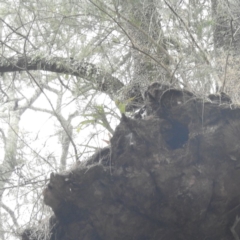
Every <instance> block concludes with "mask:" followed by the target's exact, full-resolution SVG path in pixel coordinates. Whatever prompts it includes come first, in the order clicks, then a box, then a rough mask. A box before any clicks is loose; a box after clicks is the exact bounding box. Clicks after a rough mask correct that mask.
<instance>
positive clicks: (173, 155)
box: [22, 83, 240, 240]
mask: <svg viewBox="0 0 240 240" xmlns="http://www.w3.org/2000/svg"><path fill="white" fill-rule="evenodd" d="M143 112H144V114H142V113H143ZM143 115H144V117H143ZM239 190H240V108H239V107H238V106H236V105H234V104H232V103H231V100H230V98H229V97H228V96H227V95H226V94H219V95H211V96H210V97H209V98H208V99H201V98H198V97H196V96H195V95H194V94H193V93H191V92H188V91H185V90H178V89H171V88H169V87H168V86H164V85H160V84H158V83H154V84H152V85H151V86H149V88H148V90H147V92H146V94H145V106H144V107H143V108H142V109H141V110H140V111H139V112H138V113H137V114H136V115H135V117H134V118H129V117H126V116H125V115H123V116H122V119H121V122H120V124H119V125H118V127H117V128H116V131H115V133H114V135H113V137H112V139H111V144H110V146H109V147H106V148H104V149H101V150H99V151H98V152H97V153H95V154H94V155H93V156H92V157H91V158H90V159H88V160H87V161H83V162H81V163H80V164H79V165H78V166H77V167H76V168H75V169H73V170H71V171H69V172H68V173H64V174H56V173H53V174H51V177H50V182H49V184H48V185H47V187H46V189H45V190H44V191H43V195H44V202H45V204H47V205H49V206H50V207H51V208H52V210H53V213H54V214H53V216H52V218H51V219H50V222H49V225H50V227H49V232H50V234H48V237H45V238H43V237H42V239H50V240H53V239H54V240H55V239H57V240H110V239H114V240H123V239H124V240H128V239H129V240H134V239H136V240H146V239H150V240H161V239H162V240H166V239H167V240H193V239H194V240H203V239H204V240H230V239H235V240H237V239H240V231H239V229H238V228H239V225H240V223H238V222H239V218H238V216H240V191H239ZM32 232H33V231H31V229H27V230H25V231H24V232H23V234H22V239H24V240H29V239H39V237H38V238H37V235H38V236H40V233H39V234H36V232H35V235H34V236H35V237H33V234H32ZM31 235H32V237H31Z"/></svg>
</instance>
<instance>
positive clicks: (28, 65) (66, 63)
mask: <svg viewBox="0 0 240 240" xmlns="http://www.w3.org/2000/svg"><path fill="white" fill-rule="evenodd" d="M30 70H35V71H36V70H43V71H50V72H55V73H63V74H69V75H73V76H76V77H81V78H84V79H86V80H88V81H91V83H92V84H93V87H95V88H96V90H98V91H101V92H104V93H106V94H108V95H109V96H110V97H113V96H114V94H116V93H117V91H118V90H120V89H121V88H122V87H123V83H122V82H120V81H119V80H118V79H117V78H115V77H113V76H112V75H111V74H109V73H106V72H104V71H102V70H101V69H100V68H98V67H96V66H95V65H94V64H91V63H87V62H78V61H76V60H72V59H66V58H60V57H53V58H44V57H40V56H35V57H33V56H32V57H25V56H22V55H21V56H18V57H10V58H4V57H1V58H0V72H15V71H30Z"/></svg>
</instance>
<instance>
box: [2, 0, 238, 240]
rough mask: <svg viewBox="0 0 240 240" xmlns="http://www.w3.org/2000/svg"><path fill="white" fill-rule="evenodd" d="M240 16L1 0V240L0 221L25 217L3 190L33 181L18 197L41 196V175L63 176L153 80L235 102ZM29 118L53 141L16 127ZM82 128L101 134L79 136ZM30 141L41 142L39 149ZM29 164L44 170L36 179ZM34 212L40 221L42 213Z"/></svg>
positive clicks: (187, 6)
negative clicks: (41, 123)
mask: <svg viewBox="0 0 240 240" xmlns="http://www.w3.org/2000/svg"><path fill="white" fill-rule="evenodd" d="M238 12H239V5H238V3H236V2H235V1H213V0H212V1H211V2H210V1H200V2H199V1H165V0H163V1H157V0H145V1H133V0H127V1H124V2H121V1H117V0H108V1H102V0H81V1H65V0H59V1H57V2H56V1H55V2H49V1H41V2H34V1H25V0H24V1H23V0H20V1H18V2H15V3H14V4H11V1H5V3H3V4H2V5H1V19H0V20H1V31H0V32H1V35H0V38H1V56H0V72H1V73H2V76H1V85H0V92H1V102H2V105H1V106H2V107H1V108H2V109H1V110H2V111H1V112H2V116H1V121H2V126H1V140H2V148H3V149H4V152H5V154H4V156H1V157H2V165H1V168H0V170H1V173H2V176H3V179H2V181H1V187H0V189H1V197H2V198H3V199H2V200H1V202H2V208H3V209H2V212H1V213H2V214H1V218H0V219H1V220H2V223H1V222H0V224H1V226H0V227H1V229H5V230H3V233H2V235H1V236H0V237H1V239H7V237H8V234H7V233H6V232H7V229H8V228H9V226H7V225H6V224H5V223H4V222H6V221H4V218H5V217H7V218H8V219H9V217H10V218H11V220H10V222H11V223H10V228H12V229H13V230H14V231H15V229H16V227H18V225H19V224H20V223H19V222H21V221H23V220H21V219H19V222H17V220H16V219H18V218H19V216H20V215H22V211H23V210H18V211H12V210H11V208H13V209H17V208H18V206H19V205H21V204H23V202H24V201H23V200H20V202H19V201H16V203H14V204H13V205H14V206H5V205H6V204H5V205H4V199H5V196H4V194H5V195H6V194H11V195H12V196H16V194H18V193H17V192H16V191H13V190H11V191H10V192H9V191H7V189H9V188H10V189H12V187H13V186H14V185H16V186H19V185H18V184H19V182H20V185H23V186H25V185H26V184H30V186H32V188H35V190H36V191H34V192H33V194H32V195H28V196H27V195H25V194H26V191H28V190H27V189H26V188H23V186H22V187H21V188H20V194H21V195H23V196H25V200H28V201H30V199H28V198H32V199H34V198H36V196H39V195H40V194H41V193H40V192H41V189H42V187H43V184H44V176H45V174H46V171H47V172H51V171H58V170H60V169H61V170H64V169H66V166H67V165H69V164H71V163H73V162H78V161H79V160H82V158H83V157H84V156H89V155H91V151H90V150H91V147H93V148H95V149H96V144H93V142H94V141H95V142H96V141H97V143H98V145H99V147H102V146H104V144H105V142H106V141H107V142H108V141H109V139H108V138H109V137H108V134H107V133H106V132H109V133H111V134H112V133H113V128H114V126H115V125H116V122H118V121H119V115H120V114H119V111H118V110H120V112H121V113H127V114H129V115H133V113H134V111H135V110H136V109H138V108H140V107H141V106H142V105H143V104H144V98H146V96H145V95H144V93H145V91H146V90H147V86H148V85H149V84H150V83H152V82H159V83H162V84H168V85H169V87H170V88H175V87H177V88H181V89H187V90H188V91H191V92H193V93H194V95H195V96H201V97H202V98H203V99H204V98H206V97H207V95H208V94H210V93H213V92H215V91H216V90H219V91H222V90H225V91H226V92H227V93H229V94H230V95H231V97H232V99H234V100H235V101H237V100H238V97H239V96H238V93H237V92H238V91H237V90H238V88H237V87H236V88H232V85H233V84H234V85H235V83H236V79H237V76H238V69H237V68H236V67H235V63H236V62H237V61H238V58H237V56H235V55H234V53H235V52H237V51H236V49H237V44H238V41H237V39H238V38H237V36H238V29H237V26H238V24H237V23H238V19H237V17H235V16H237V14H238ZM229 19H230V20H229ZM225 20H226V21H225ZM225 33H226V34H225ZM222 36H224V38H223V37H222ZM229 44H230V46H231V47H232V48H231V49H230V48H228V46H229ZM229 49H230V50H231V51H230V50H229ZM232 49H233V50H232ZM42 102H44V103H45V104H44V106H43V104H42ZM72 103H74V104H76V105H75V106H74V105H73V104H72ZM114 103H115V104H116V107H112V106H113V104H114ZM111 104H112V105H111ZM117 108H118V110H117ZM30 112H32V113H33V112H34V114H35V115H38V114H40V113H42V115H44V116H45V119H46V118H50V119H51V120H52V121H53V123H52V124H55V125H54V128H53V127H51V130H53V131H51V132H50V134H51V138H50V139H51V140H49V139H48V138H47V137H46V136H44V139H41V138H39V137H38V136H39V135H38V133H36V134H30V133H29V132H26V131H27V130H25V132H24V129H23V128H22V126H21V122H22V121H23V120H22V119H24V116H31V117H32V116H33V115H28V114H29V113H30ZM42 115H41V116H42ZM38 116H40V115H38ZM54 121H55V122H54ZM88 126H95V127H96V132H97V130H99V131H100V132H102V131H104V130H105V133H103V134H102V135H98V138H95V137H94V134H92V136H89V137H90V140H92V141H90V142H88V140H85V139H84V140H83V139H82V135H84V132H86V131H88V130H87V129H89V128H87V127H88ZM33 130H34V131H35V130H36V129H33ZM33 139H38V140H39V142H38V143H37V145H36V146H35V145H34V141H33ZM97 139H98V140H97ZM100 139H103V140H104V141H103V140H100ZM31 140H32V142H31ZM40 140H41V141H40ZM50 141H52V142H51V146H53V147H49V148H48V142H50ZM58 141H59V144H57V142H58ZM91 145H92V146H91ZM93 145H94V146H93ZM53 148H56V149H59V150H61V152H60V151H55V150H53ZM83 153H86V154H85V155H84V154H83ZM26 156H30V157H26ZM32 159H33V160H32ZM30 161H31V162H33V163H32V165H37V166H41V167H39V169H38V170H39V171H38V170H37V171H38V176H35V174H34V171H36V168H34V167H33V166H29V162H30ZM40 169H41V171H40ZM35 179H37V180H35ZM14 181H17V182H16V183H15V182H14ZM29 196H30V197H29ZM4 206H5V207H4ZM15 206H16V207H15ZM24 206H25V205H23V206H22V207H21V209H25V208H24ZM7 209H9V210H7ZM5 212H7V213H8V215H7V216H5ZM13 212H14V213H15V215H14V214H13ZM31 212H32V215H35V216H38V218H41V214H39V208H34V207H33V210H31ZM5 231H6V232H5ZM4 232H5V234H4Z"/></svg>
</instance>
